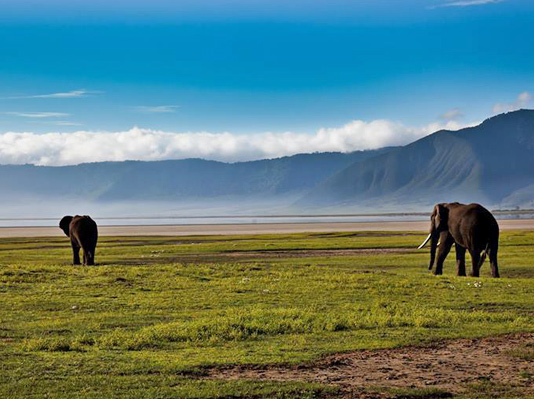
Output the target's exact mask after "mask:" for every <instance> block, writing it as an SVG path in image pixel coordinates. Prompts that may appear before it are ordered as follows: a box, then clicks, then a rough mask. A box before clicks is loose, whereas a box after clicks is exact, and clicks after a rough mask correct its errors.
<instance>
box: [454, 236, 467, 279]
mask: <svg viewBox="0 0 534 399" xmlns="http://www.w3.org/2000/svg"><path fill="white" fill-rule="evenodd" d="M454 246H455V249H456V275H457V276H465V275H466V273H465V248H464V247H462V246H461V245H458V244H455V245H454Z"/></svg>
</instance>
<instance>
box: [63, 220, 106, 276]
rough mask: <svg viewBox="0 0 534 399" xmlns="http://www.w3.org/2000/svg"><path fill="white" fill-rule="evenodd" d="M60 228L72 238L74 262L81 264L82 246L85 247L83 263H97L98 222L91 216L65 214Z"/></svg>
mask: <svg viewBox="0 0 534 399" xmlns="http://www.w3.org/2000/svg"><path fill="white" fill-rule="evenodd" d="M59 228H60V229H61V230H63V232H64V233H65V235H66V236H67V237H69V238H70V243H71V245H72V253H73V262H72V263H73V264H74V265H79V264H80V248H82V249H83V264H84V265H88V266H91V265H94V264H95V248H96V242H97V240H98V229H97V227H96V223H95V221H94V220H93V219H91V217H90V216H79V215H76V216H74V217H72V216H64V217H63V218H62V219H61V221H60V222H59Z"/></svg>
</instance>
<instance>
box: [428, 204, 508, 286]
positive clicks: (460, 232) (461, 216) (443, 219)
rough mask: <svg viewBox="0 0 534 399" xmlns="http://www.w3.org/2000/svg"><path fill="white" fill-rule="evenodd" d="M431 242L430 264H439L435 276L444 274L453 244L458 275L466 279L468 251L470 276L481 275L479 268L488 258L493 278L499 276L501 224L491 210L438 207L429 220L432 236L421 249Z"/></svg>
mask: <svg viewBox="0 0 534 399" xmlns="http://www.w3.org/2000/svg"><path fill="white" fill-rule="evenodd" d="M428 241H430V264H429V266H428V269H429V270H432V267H433V265H434V260H435V258H436V248H438V247H439V249H438V250H437V263H436V269H435V270H434V274H436V275H439V274H442V273H443V262H444V261H445V258H446V257H447V255H448V254H449V251H450V250H451V247H452V245H453V244H454V245H455V248H456V267H457V269H456V273H457V275H458V276H465V275H466V272H465V252H466V250H467V251H469V254H470V255H471V265H472V266H471V276H473V277H478V276H479V275H480V267H481V266H482V264H483V263H484V260H485V259H486V256H489V261H490V265H491V275H492V276H493V277H499V267H498V264H497V252H498V249H499V225H498V223H497V221H496V220H495V218H494V217H493V215H492V214H491V212H490V211H488V210H487V209H486V208H484V207H483V206H482V205H479V204H469V205H464V204H460V203H458V202H453V203H442V204H437V205H436V206H435V207H434V211H433V212H432V216H431V217H430V234H429V235H428V237H427V238H426V240H425V241H424V242H423V243H422V244H421V245H420V246H419V249H421V248H423V247H424V246H425V245H426V244H427V243H428Z"/></svg>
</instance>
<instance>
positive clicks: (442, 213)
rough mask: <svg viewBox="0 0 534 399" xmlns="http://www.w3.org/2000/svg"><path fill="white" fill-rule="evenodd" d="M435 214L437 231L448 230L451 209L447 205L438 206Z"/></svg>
mask: <svg viewBox="0 0 534 399" xmlns="http://www.w3.org/2000/svg"><path fill="white" fill-rule="evenodd" d="M434 212H435V213H436V220H435V223H436V229H437V230H438V231H443V230H448V229H449V227H448V223H449V209H447V207H446V206H445V204H437V205H436V207H435V208H434Z"/></svg>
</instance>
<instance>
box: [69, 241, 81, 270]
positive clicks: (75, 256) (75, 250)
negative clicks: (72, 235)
mask: <svg viewBox="0 0 534 399" xmlns="http://www.w3.org/2000/svg"><path fill="white" fill-rule="evenodd" d="M71 246H72V264H73V265H79V264H81V263H80V247H79V246H78V244H76V243H75V242H74V241H71Z"/></svg>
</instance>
